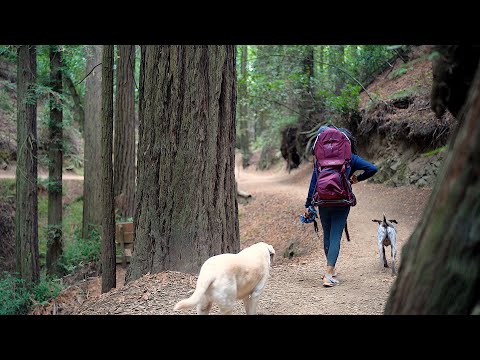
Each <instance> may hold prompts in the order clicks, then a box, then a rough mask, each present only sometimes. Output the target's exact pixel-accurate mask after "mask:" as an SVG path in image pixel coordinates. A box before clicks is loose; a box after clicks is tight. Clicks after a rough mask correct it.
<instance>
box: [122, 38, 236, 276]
mask: <svg viewBox="0 0 480 360" xmlns="http://www.w3.org/2000/svg"><path fill="white" fill-rule="evenodd" d="M142 55H144V56H142V66H141V73H142V75H141V88H142V89H143V90H144V100H142V101H141V104H142V105H141V110H140V116H141V117H140V129H139V130H140V142H139V151H138V184H137V192H136V197H135V203H136V210H135V220H134V223H135V249H134V252H133V257H132V262H131V264H130V267H129V269H128V272H127V278H126V280H127V281H129V280H134V279H137V278H139V277H140V276H142V275H143V274H146V273H148V272H150V273H157V272H160V271H164V270H176V271H183V272H190V273H197V272H198V271H199V269H200V267H201V265H202V264H203V262H204V261H205V260H206V259H208V258H209V257H211V256H213V255H217V254H221V253H236V252H238V251H239V250H240V240H239V227H238V216H237V214H238V211H237V210H238V208H237V198H236V189H235V170H234V167H235V159H234V158H235V106H236V72H235V47H234V46H146V47H145V51H144V52H143V51H142ZM142 83H143V85H142Z"/></svg>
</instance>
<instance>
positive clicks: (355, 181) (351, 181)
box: [350, 175, 358, 184]
mask: <svg viewBox="0 0 480 360" xmlns="http://www.w3.org/2000/svg"><path fill="white" fill-rule="evenodd" d="M350 183H351V184H356V183H358V178H357V175H352V177H351V178H350Z"/></svg>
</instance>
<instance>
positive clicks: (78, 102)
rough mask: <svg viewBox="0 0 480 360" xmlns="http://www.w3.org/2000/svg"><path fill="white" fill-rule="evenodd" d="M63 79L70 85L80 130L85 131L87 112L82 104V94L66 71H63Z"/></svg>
mask: <svg viewBox="0 0 480 360" xmlns="http://www.w3.org/2000/svg"><path fill="white" fill-rule="evenodd" d="M63 80H64V81H65V84H66V85H67V87H68V90H69V92H70V95H71V96H72V99H73V111H74V114H75V121H76V122H77V124H78V127H79V128H80V131H81V132H82V133H83V132H84V128H85V112H84V111H83V106H82V99H81V98H80V94H79V93H78V92H77V89H76V88H75V84H74V83H73V81H72V78H71V77H70V75H69V74H67V73H66V72H64V73H63Z"/></svg>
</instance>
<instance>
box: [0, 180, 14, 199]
mask: <svg viewBox="0 0 480 360" xmlns="http://www.w3.org/2000/svg"><path fill="white" fill-rule="evenodd" d="M16 186H17V185H16V182H15V179H0V201H6V200H8V199H15V188H16Z"/></svg>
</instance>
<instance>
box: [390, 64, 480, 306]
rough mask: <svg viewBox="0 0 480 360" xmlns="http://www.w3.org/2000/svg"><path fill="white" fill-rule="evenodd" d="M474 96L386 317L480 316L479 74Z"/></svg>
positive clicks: (403, 265) (412, 242) (408, 247)
mask: <svg viewBox="0 0 480 360" xmlns="http://www.w3.org/2000/svg"><path fill="white" fill-rule="evenodd" d="M446 71H448V70H446ZM451 91H455V89H451ZM470 95H471V96H470V99H469V101H468V102H467V104H466V105H465V110H466V112H465V117H464V118H463V119H464V120H463V121H462V122H461V124H460V128H459V129H458V133H457V135H456V137H455V138H454V139H453V140H452V141H451V143H450V149H449V152H448V156H447V158H446V159H445V163H444V166H443V167H442V172H441V173H440V174H439V176H438V180H437V183H436V185H435V188H434V190H433V192H432V195H431V197H430V201H429V203H428V205H427V207H426V209H425V211H424V213H423V216H422V218H421V221H420V223H419V226H418V227H417V228H416V230H415V232H414V233H413V234H412V236H411V237H410V239H409V241H408V243H407V244H405V246H404V248H403V251H402V263H401V266H400V269H399V273H398V277H397V279H396V280H395V282H394V284H393V286H392V290H391V292H390V295H389V298H388V300H387V304H386V306H385V314H471V313H476V314H480V296H479V294H480V251H479V250H480V236H479V230H480V126H478V119H479V118H480V72H479V71H477V75H476V78H475V81H474V83H473V86H472V88H471V93H470Z"/></svg>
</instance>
